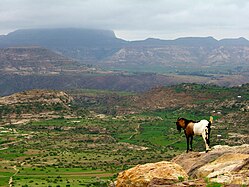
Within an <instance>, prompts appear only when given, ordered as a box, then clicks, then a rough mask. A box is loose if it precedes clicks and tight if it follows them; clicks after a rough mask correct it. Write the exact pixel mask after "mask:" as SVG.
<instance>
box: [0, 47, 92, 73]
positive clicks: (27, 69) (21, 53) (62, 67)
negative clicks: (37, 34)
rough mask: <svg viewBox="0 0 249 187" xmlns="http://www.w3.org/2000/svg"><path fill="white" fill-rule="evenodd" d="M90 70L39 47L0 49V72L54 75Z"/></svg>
mask: <svg viewBox="0 0 249 187" xmlns="http://www.w3.org/2000/svg"><path fill="white" fill-rule="evenodd" d="M81 71H90V68H87V67H86V66H83V65H81V66H80V65H79V63H78V62H77V61H74V60H71V59H69V58H66V57H65V56H62V55H61V54H58V53H55V52H53V51H51V50H48V49H45V48H41V47H34V46H32V47H11V48H2V49H0V72H1V74H18V75H32V74H36V75H37V74H38V75H39V74H42V75H55V74H61V73H71V72H81Z"/></svg>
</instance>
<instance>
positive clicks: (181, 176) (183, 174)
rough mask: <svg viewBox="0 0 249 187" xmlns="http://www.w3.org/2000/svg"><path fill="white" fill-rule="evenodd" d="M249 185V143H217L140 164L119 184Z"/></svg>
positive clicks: (132, 186) (133, 186) (129, 186)
mask: <svg viewBox="0 0 249 187" xmlns="http://www.w3.org/2000/svg"><path fill="white" fill-rule="evenodd" d="M212 182H218V183H222V184H224V185H226V186H231V185H239V186H241V185H243V186H249V144H244V145H241V146H233V147H230V146H226V145H225V146H221V145H217V146H214V147H213V148H212V150H211V151H209V152H208V153H204V152H190V153H183V154H181V155H179V156H177V157H175V158H174V159H173V160H172V162H166V161H162V162H158V163H149V164H144V165H138V166H136V167H134V168H131V169H128V170H126V171H123V172H121V173H120V174H119V175H118V179H117V183H116V187H166V186H182V187H183V186H206V185H207V184H208V183H210V184H212Z"/></svg>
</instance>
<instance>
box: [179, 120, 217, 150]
mask: <svg viewBox="0 0 249 187" xmlns="http://www.w3.org/2000/svg"><path fill="white" fill-rule="evenodd" d="M212 123H213V117H212V116H210V119H209V121H208V120H205V119H204V120H201V121H198V122H196V121H193V120H188V119H185V118H178V119H177V121H176V128H177V130H178V131H179V132H181V129H184V133H185V136H186V140H187V152H188V151H189V150H190V151H192V142H193V136H194V135H201V136H202V138H203V140H204V142H205V146H206V152H208V151H209V150H210V147H209V146H210V131H211V124H212ZM189 141H190V149H189Z"/></svg>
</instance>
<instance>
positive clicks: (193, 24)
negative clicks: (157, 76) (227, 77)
mask: <svg viewBox="0 0 249 187" xmlns="http://www.w3.org/2000/svg"><path fill="white" fill-rule="evenodd" d="M248 9H249V2H248V1H247V0H240V1H237V0H209V1H206V0H174V1H172V0H70V1H69V0H42V1H40V0H1V1H0V33H4V32H6V31H12V30H16V29H21V28H54V27H84V28H100V29H111V30H115V31H116V33H117V34H118V35H120V36H121V37H126V38H127V39H136V38H137V39H139V38H141V39H142V38H147V37H160V38H165V39H167V38H172V37H180V36H194V35H198V36H207V35H212V36H215V37H217V38H219V37H239V36H244V37H247V38H249V33H248V32H247V31H248V28H249V22H248V18H249V11H248Z"/></svg>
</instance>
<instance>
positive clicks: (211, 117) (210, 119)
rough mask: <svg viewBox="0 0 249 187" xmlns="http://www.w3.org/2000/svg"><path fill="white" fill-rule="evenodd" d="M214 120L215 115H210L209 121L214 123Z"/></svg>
mask: <svg viewBox="0 0 249 187" xmlns="http://www.w3.org/2000/svg"><path fill="white" fill-rule="evenodd" d="M213 121H214V118H213V116H210V118H209V122H210V123H211V124H212V123H213Z"/></svg>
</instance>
